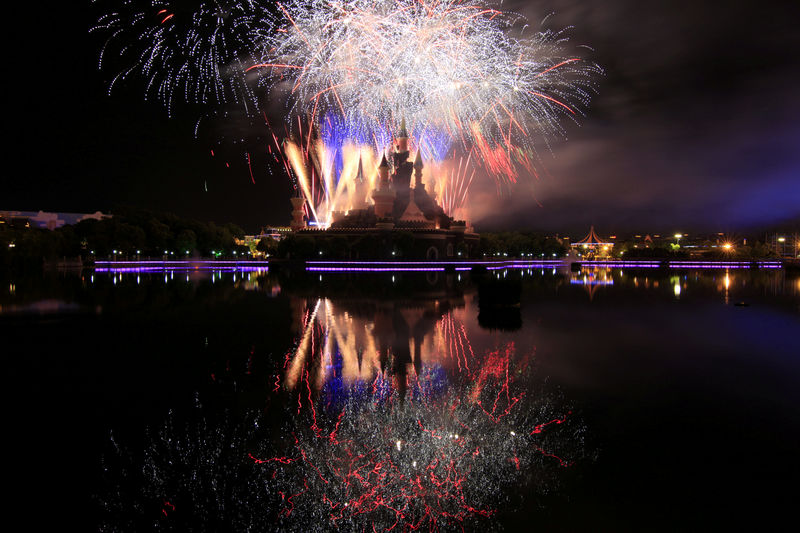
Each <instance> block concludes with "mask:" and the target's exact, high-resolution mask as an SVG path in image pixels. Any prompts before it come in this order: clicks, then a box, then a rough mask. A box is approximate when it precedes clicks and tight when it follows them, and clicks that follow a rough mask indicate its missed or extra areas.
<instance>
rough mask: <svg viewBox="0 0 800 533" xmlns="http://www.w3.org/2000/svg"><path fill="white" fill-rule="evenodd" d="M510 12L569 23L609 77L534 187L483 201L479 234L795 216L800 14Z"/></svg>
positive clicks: (799, 166) (726, 7) (697, 9)
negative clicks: (798, 24) (798, 25)
mask: <svg viewBox="0 0 800 533" xmlns="http://www.w3.org/2000/svg"><path fill="white" fill-rule="evenodd" d="M518 4H519V5H515V4H511V5H514V7H515V8H516V9H517V10H518V11H520V12H523V13H525V14H526V15H527V16H528V18H529V20H531V21H533V20H539V19H541V18H542V16H543V14H547V13H549V12H553V13H554V14H553V15H552V16H551V17H549V18H548V20H547V26H548V27H552V28H555V29H559V28H562V27H565V26H569V25H571V26H573V28H572V29H571V30H570V32H569V33H570V36H571V39H570V42H571V43H572V44H573V45H574V44H582V43H587V44H591V45H592V48H593V50H594V52H592V53H589V54H588V57H589V58H591V59H593V60H594V61H596V62H597V63H599V64H600V65H601V66H602V67H603V68H604V69H605V72H606V76H605V77H604V78H602V79H600V80H598V93H599V94H598V96H597V97H596V98H595V100H594V102H593V104H592V106H591V108H590V110H589V111H588V114H587V117H586V118H584V119H583V120H582V121H581V122H582V126H580V127H575V126H572V125H568V126H567V133H568V140H566V141H561V140H558V141H555V142H554V143H553V144H552V156H551V155H549V154H548V153H547V152H546V151H545V152H544V153H543V154H542V161H541V166H542V167H543V168H544V169H546V172H544V173H543V177H542V178H541V179H540V180H539V181H535V182H534V183H533V185H532V187H531V186H530V185H529V184H525V185H523V186H520V187H517V188H515V189H514V190H513V192H512V194H511V195H510V197H508V198H504V199H502V200H501V201H499V202H496V203H495V204H494V206H496V208H493V207H487V206H486V205H485V204H484V212H486V214H485V215H484V213H480V215H481V216H483V223H484V225H487V226H504V225H508V224H513V225H518V226H533V227H540V228H543V229H549V230H558V229H562V230H565V229H569V228H572V229H573V230H574V231H577V230H578V228H579V227H581V226H586V225H588V224H592V223H593V224H595V225H598V226H605V227H608V228H610V229H611V230H612V231H615V232H616V231H623V230H624V229H625V228H632V227H637V228H642V227H654V228H657V229H658V230H659V231H663V230H667V229H669V228H675V229H679V228H681V227H683V228H689V227H691V228H697V229H701V228H703V229H709V230H712V229H716V228H743V227H752V226H758V225H764V224H772V223H776V222H780V221H781V220H785V219H792V218H796V217H797V216H798V214H800V180H798V179H797V176H798V174H799V173H800V152H798V151H797V150H796V146H798V139H799V138H800V130H799V129H798V126H797V124H798V119H799V118H800V106H798V103H797V98H796V86H797V82H798V81H800V68H798V67H800V58H799V57H798V56H799V54H798V53H797V52H798V51H800V38H798V33H797V32H796V31H795V28H794V21H796V20H797V18H796V15H797V14H798V9H797V7H796V5H795V6H794V7H787V6H785V5H782V6H778V5H775V6H770V5H768V4H766V3H759V4H755V3H736V2H724V3H700V2H680V1H678V2H674V1H672V2H656V3H653V2H635V1H628V0H616V1H611V2H585V1H581V2H575V1H559V0H555V1H549V2H531V3H518ZM505 5H506V6H509V5H510V4H505ZM584 55H586V54H584ZM531 189H532V192H531ZM476 192H477V191H476ZM534 198H535V201H532V199H534ZM484 200H485V201H489V200H490V197H489V195H485V198H484ZM532 206H533V207H532ZM498 213H511V216H502V215H499V214H498Z"/></svg>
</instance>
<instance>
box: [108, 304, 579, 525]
mask: <svg viewBox="0 0 800 533" xmlns="http://www.w3.org/2000/svg"><path fill="white" fill-rule="evenodd" d="M328 307H330V306H329V305H328V304H326V307H323V308H322V309H320V306H319V305H315V306H313V309H312V308H310V310H309V313H308V314H307V316H306V319H305V320H304V321H303V325H302V328H301V332H300V333H301V335H300V338H299V339H298V345H297V346H298V348H297V351H296V352H295V353H292V354H289V355H288V356H287V358H286V360H285V363H284V364H282V365H280V366H282V367H283V368H282V369H281V370H280V372H281V374H282V373H283V372H287V371H288V370H289V368H290V367H292V366H293V364H294V363H299V368H298V369H297V380H296V381H294V382H293V383H292V384H291V386H289V385H288V382H287V381H283V382H282V383H281V382H279V383H278V384H277V386H276V391H275V393H274V394H275V397H274V398H273V402H272V405H273V407H274V406H277V405H283V408H280V407H278V408H277V409H275V408H273V409H270V412H268V413H266V414H263V413H259V414H256V415H252V416H248V417H244V418H243V419H240V420H238V421H234V420H232V419H230V418H228V417H226V416H216V415H214V416H211V415H208V417H207V416H206V414H204V412H203V410H202V408H201V406H200V405H199V403H198V404H197V408H196V409H195V411H194V412H193V413H192V414H191V416H189V417H188V419H186V420H183V421H182V422H177V421H176V420H175V417H172V416H171V417H170V419H169V420H168V421H167V422H166V423H165V424H164V426H163V427H161V428H160V429H159V430H157V431H154V432H151V433H150V434H149V436H148V444H147V446H146V448H145V451H144V453H143V454H141V455H132V454H129V453H128V452H125V451H123V450H122V449H121V448H120V447H118V446H116V443H115V449H116V453H114V454H111V455H110V456H109V457H108V458H107V461H106V472H107V475H108V477H109V481H110V483H111V485H110V486H111V487H112V488H111V490H110V491H108V493H107V494H106V495H105V496H104V497H103V498H102V502H103V506H104V509H105V518H106V522H105V523H104V526H103V528H102V529H103V530H107V531H115V530H131V529H137V528H142V527H146V528H148V529H157V530H180V529H186V528H192V529H196V530H200V531H203V530H208V531H213V530H220V529H234V530H247V529H254V530H262V529H271V528H274V527H275V525H276V522H275V521H277V525H278V527H279V528H280V529H282V530H290V531H311V530H320V529H322V530H326V529H334V528H340V529H341V528H343V529H344V530H362V529H372V528H374V529H375V530H378V531H381V530H389V529H392V530H399V531H404V530H411V529H414V528H419V527H424V528H425V529H438V528H442V529H450V528H452V527H460V526H469V527H474V526H477V524H479V523H480V524H481V527H488V528H491V527H493V526H499V525H500V524H498V523H496V521H495V519H496V517H497V515H498V514H500V513H506V512H509V511H511V510H513V509H515V508H517V507H518V506H519V505H520V504H522V503H523V498H524V499H525V500H524V503H525V504H526V505H530V504H531V503H532V502H531V499H535V498H536V497H537V496H538V495H542V494H545V493H547V492H549V491H551V490H552V489H554V488H556V487H557V484H558V481H559V478H560V477H561V475H560V474H561V473H562V472H563V471H564V469H565V468H567V467H569V466H571V465H572V464H574V462H575V461H579V460H581V459H583V458H585V457H586V452H585V447H584V440H583V439H584V433H585V426H584V425H583V423H582V422H581V420H580V418H578V417H576V416H575V415H573V414H572V411H571V409H570V408H569V407H568V406H567V405H566V402H565V401H564V400H563V398H561V396H560V395H559V394H557V393H553V392H545V391H546V390H547V388H545V387H541V388H540V387H538V386H537V387H536V388H533V387H532V383H534V376H533V366H534V365H533V363H534V361H533V360H532V355H531V353H530V352H526V353H521V352H518V350H517V349H516V346H515V345H514V344H513V343H508V344H505V345H502V346H500V347H499V348H498V349H495V350H492V351H489V352H487V353H483V354H475V353H473V351H472V348H471V346H469V339H467V338H466V335H465V330H464V329H463V328H462V327H461V326H462V324H460V323H459V321H458V320H457V319H456V318H454V317H453V316H452V315H453V313H452V312H448V313H445V315H444V316H443V317H442V318H441V319H440V320H439V321H438V322H437V323H436V326H435V329H434V332H433V333H432V335H433V337H434V338H435V339H434V341H433V344H434V345H435V346H437V347H438V348H437V351H441V352H442V353H440V354H439V355H438V356H436V354H431V357H430V358H429V359H426V360H425V362H424V363H423V364H422V365H417V364H414V363H413V362H409V363H407V364H406V363H402V364H401V365H399V366H398V365H397V364H395V362H393V361H391V360H392V359H395V358H396V357H395V354H394V353H391V351H390V353H389V354H388V357H389V359H390V361H388V362H384V363H381V362H380V361H377V360H376V361H374V362H373V363H370V364H369V368H370V370H369V371H365V372H364V373H361V374H359V375H358V376H356V377H355V378H354V379H348V380H347V381H344V380H343V379H342V376H341V375H336V374H337V372H338V371H336V372H333V374H328V375H324V373H321V372H320V370H319V369H321V368H323V366H322V365H321V364H320V363H325V366H328V367H330V363H331V362H335V360H336V359H339V360H341V358H342V357H345V354H342V353H341V352H340V349H339V343H342V344H349V341H348V338H349V336H348V335H347V334H344V335H343V334H342V333H341V332H340V333H338V334H337V333H336V332H334V331H332V330H330V331H327V333H326V332H325V331H323V329H324V328H323V327H321V326H322V325H324V323H325V322H324V320H323V318H322V317H324V316H328V317H334V316H335V315H336V312H335V310H332V309H328ZM406 311H407V310H406ZM399 312H400V313H401V314H402V313H403V310H400V311H399ZM339 318H343V316H340V317H339ZM395 318H397V317H395ZM348 320H350V322H351V324H352V329H354V330H355V329H358V330H359V331H361V330H362V327H359V326H363V324H362V321H361V320H358V319H353V317H352V316H349V317H348ZM412 329H413V328H412ZM368 336H369V335H368ZM401 336H402V335H401ZM324 337H327V338H333V339H336V340H335V341H332V342H320V340H322V339H323V338H324ZM362 340H364V339H362ZM371 345H372V346H379V345H380V342H379V341H377V340H375V339H373V342H372V344H371ZM309 346H310V347H311V348H309ZM448 346H449V347H450V348H447V347H448ZM455 346H461V348H454V347H455ZM356 348H358V347H356ZM304 350H305V352H304V353H303V354H302V355H301V354H300V352H302V351H304ZM417 353H421V352H417ZM378 359H380V357H379V358H378ZM363 364H364V365H367V364H368V361H366V360H365V361H364V363H363ZM333 366H334V367H335V366H336V365H335V364H334V365H333ZM400 367H406V368H404V369H403V371H400ZM342 370H343V369H342ZM276 411H277V412H276ZM280 412H283V414H284V417H283V418H281V416H280ZM212 418H213V420H215V421H213V422H212V421H210V419H212ZM280 420H283V422H280ZM521 487H522V488H523V489H524V490H520V488H521Z"/></svg>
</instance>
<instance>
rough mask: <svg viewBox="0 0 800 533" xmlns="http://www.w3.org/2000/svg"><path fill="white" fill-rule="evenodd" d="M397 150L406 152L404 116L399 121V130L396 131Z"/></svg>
mask: <svg viewBox="0 0 800 533" xmlns="http://www.w3.org/2000/svg"><path fill="white" fill-rule="evenodd" d="M397 151H398V152H400V153H403V152H408V132H407V131H406V117H403V119H402V120H401V121H400V131H398V132H397Z"/></svg>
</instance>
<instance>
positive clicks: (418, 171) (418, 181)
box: [414, 150, 425, 190]
mask: <svg viewBox="0 0 800 533" xmlns="http://www.w3.org/2000/svg"><path fill="white" fill-rule="evenodd" d="M423 166H424V165H423V164H422V150H417V157H415V158H414V188H415V189H423V190H424V189H425V184H424V183H422V167H423Z"/></svg>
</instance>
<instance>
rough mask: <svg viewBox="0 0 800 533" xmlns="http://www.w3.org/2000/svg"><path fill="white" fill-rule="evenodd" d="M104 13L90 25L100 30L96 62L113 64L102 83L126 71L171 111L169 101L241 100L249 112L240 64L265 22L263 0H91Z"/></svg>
mask: <svg viewBox="0 0 800 533" xmlns="http://www.w3.org/2000/svg"><path fill="white" fill-rule="evenodd" d="M95 2H96V3H97V4H98V6H99V7H100V8H105V6H106V4H108V8H107V9H108V11H107V12H105V13H104V14H103V15H101V16H100V18H99V19H98V21H97V24H96V25H95V26H94V27H92V28H91V29H90V32H97V33H99V34H103V35H105V36H106V42H105V44H104V45H103V47H102V49H101V52H100V59H99V65H98V66H99V67H101V68H102V67H103V66H104V65H105V64H106V63H108V64H110V65H113V67H112V68H119V69H120V70H119V71H118V73H117V74H116V76H115V77H114V78H113V80H112V81H111V83H110V85H109V92H110V91H111V90H112V89H113V88H114V86H115V85H117V84H119V83H120V82H121V81H122V80H125V79H126V78H128V77H130V76H132V75H133V76H141V77H143V78H144V80H145V82H146V89H145V97H146V98H155V99H157V100H159V101H161V102H162V103H164V104H165V105H166V106H167V108H168V110H170V111H171V109H172V107H173V106H174V104H175V103H176V102H180V101H186V102H190V103H199V104H224V103H228V102H232V101H236V102H240V103H242V104H244V105H245V106H246V107H247V108H248V110H249V112H256V111H257V107H256V96H255V93H254V92H253V90H252V88H251V87H250V86H249V85H248V83H247V79H246V76H245V69H246V68H247V67H248V66H250V65H252V64H253V62H254V59H253V57H252V56H251V55H250V54H251V52H252V50H253V48H254V47H255V43H257V42H259V40H260V37H259V34H260V32H261V31H262V30H264V29H265V28H269V27H270V25H271V22H270V20H271V17H270V15H269V12H268V10H267V9H266V5H265V4H263V3H262V2H258V1H254V0H246V1H242V2H234V1H229V0H213V1H210V2H205V1H199V2H192V3H188V4H187V3H185V2H179V1H176V0H151V1H149V2H136V1H132V0H124V1H122V2H116V1H109V2H105V1H103V0H95Z"/></svg>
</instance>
